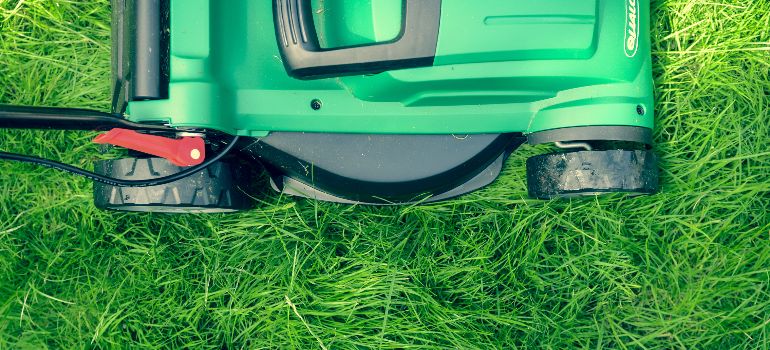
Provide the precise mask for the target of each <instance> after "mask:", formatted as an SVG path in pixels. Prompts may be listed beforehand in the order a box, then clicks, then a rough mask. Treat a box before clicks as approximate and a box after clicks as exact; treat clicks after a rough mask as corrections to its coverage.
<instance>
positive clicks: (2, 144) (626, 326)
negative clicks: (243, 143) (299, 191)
mask: <svg viewBox="0 0 770 350" xmlns="http://www.w3.org/2000/svg"><path fill="white" fill-rule="evenodd" d="M109 22H110V13H109V2H108V1H106V0H99V1H66V0H56V1H43V0H26V1H20V0H6V1H0V103H7V104H24V105H52V106H69V107H88V108H98V109H103V110H106V109H107V108H108V106H109V98H110V91H109V90H110V75H109V74H110V57H109V56H110V38H109V35H110V29H109ZM653 28H654V29H653V42H654V45H653V51H654V52H653V55H654V66H655V71H654V75H655V79H656V87H657V91H656V95H657V106H656V114H657V121H658V125H657V128H656V142H657V145H656V149H657V153H658V154H659V156H660V158H661V169H662V170H661V175H662V182H663V189H662V193H661V194H659V195H656V196H652V197H639V198H626V197H622V196H609V197H600V198H587V199H576V200H571V201H536V200H530V199H527V198H526V187H525V184H524V179H525V176H524V168H523V167H524V161H525V159H526V157H527V156H530V155H533V154H536V153H538V152H541V151H542V149H534V148H529V147H525V148H523V149H522V150H521V151H520V152H518V153H516V154H515V155H514V157H513V159H512V160H511V162H510V163H509V166H508V168H507V169H506V172H505V175H504V176H503V177H502V178H501V179H500V180H499V181H497V182H496V183H495V184H494V185H493V186H491V187H489V188H487V189H484V190H483V191H480V192H477V193H474V194H471V195H467V196H464V197H462V198H459V199H457V200H453V201H450V202H446V203H440V204H430V205H422V206H403V207H388V208H373V207H365V206H347V205H335V204H328V203H319V202H315V201H310V200H299V199H293V198H287V197H283V196H280V195H276V194H273V193H271V192H269V191H267V190H265V192H264V193H260V194H259V196H260V199H261V200H262V203H261V204H260V206H259V209H257V210H254V211H251V212H247V213H242V214H237V215H183V216H172V215H153V214H124V213H111V212H102V211H98V210H96V209H95V208H94V207H93V206H92V204H91V183H90V182H89V181H88V180H85V179H82V178H76V177H72V176H69V175H66V174H62V173H59V172H56V171H53V170H49V169H41V168H38V167H34V166H31V165H25V164H12V163H7V162H1V163H0V349H25V348H26V349H40V348H51V349H59V348H67V349H70V348H119V347H132V348H150V349H152V348H164V347H166V348H168V347H171V348H200V349H223V348H226V349H240V348H302V349H312V348H326V349H359V348H394V349H397V348H399V349H400V348H420V349H430V348H435V349H440V348H468V349H470V348H479V349H488V348H514V347H527V348H529V347H531V348H553V349H561V348H594V349H596V348H644V349H671V348H713V349H726V348H735V349H767V348H768V347H770V346H769V345H768V344H769V343H770V214H768V213H770V126H769V125H770V97H769V95H770V2H768V1H760V0H756V1H732V0H711V1H701V0H656V1H653ZM92 137H93V134H92V133H81V132H59V131H18V130H17V131H7V130H3V131H1V132H0V149H1V150H3V151H10V152H18V153H24V154H30V155H37V156H42V157H46V158H51V159H58V160H62V161H64V162H67V163H70V164H74V165H78V166H82V167H86V168H89V167H91V166H92V165H93V162H94V161H95V160H97V159H101V158H104V157H109V155H104V154H100V152H99V148H98V147H95V146H93V145H91V144H90V139H91V138H92Z"/></svg>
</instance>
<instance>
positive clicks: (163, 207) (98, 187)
mask: <svg viewBox="0 0 770 350" xmlns="http://www.w3.org/2000/svg"><path fill="white" fill-rule="evenodd" d="M182 170H184V168H182V167H178V166H176V165H173V164H171V163H170V162H168V161H167V160H165V159H162V158H125V159H118V160H107V161H101V162H98V163H97V164H96V172H97V173H99V174H101V175H106V176H109V177H113V178H117V179H124V180H149V179H155V178H160V177H165V176H169V175H173V174H176V173H178V172H180V171H182ZM251 174H252V171H250V170H249V169H243V168H242V167H241V166H239V165H238V164H236V163H233V162H227V161H221V162H217V163H214V164H213V165H211V166H210V167H209V168H207V169H206V170H203V171H201V172H199V173H197V174H195V175H193V176H190V177H187V178H184V179H181V180H178V181H175V182H172V183H170V184H167V185H161V186H152V187H116V186H110V185H105V184H102V183H95V184H94V204H95V205H96V206H97V207H98V208H102V209H112V210H121V211H135V212H157V213H228V212H235V211H239V210H247V209H251V208H253V206H254V201H253V200H252V198H251V197H250V196H249V195H248V194H247V192H246V191H247V189H249V188H251V187H252V184H253V182H254V181H255V180H254V177H253V176H252V175H251Z"/></svg>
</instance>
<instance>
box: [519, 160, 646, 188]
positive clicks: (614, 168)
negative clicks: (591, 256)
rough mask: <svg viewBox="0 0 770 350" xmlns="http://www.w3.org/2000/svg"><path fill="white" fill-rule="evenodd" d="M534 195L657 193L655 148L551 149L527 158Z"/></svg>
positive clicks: (529, 181) (528, 176) (528, 177)
mask: <svg viewBox="0 0 770 350" xmlns="http://www.w3.org/2000/svg"><path fill="white" fill-rule="evenodd" d="M527 182H528V187H529V195H530V197H533V198H540V199H551V198H559V197H573V196H590V195H596V194H602V193H629V194H653V193H656V192H657V191H658V166H657V158H656V157H655V154H654V153H653V152H652V151H629V150H610V151H580V152H566V153H550V154H543V155H539V156H534V157H531V158H529V159H528V160H527Z"/></svg>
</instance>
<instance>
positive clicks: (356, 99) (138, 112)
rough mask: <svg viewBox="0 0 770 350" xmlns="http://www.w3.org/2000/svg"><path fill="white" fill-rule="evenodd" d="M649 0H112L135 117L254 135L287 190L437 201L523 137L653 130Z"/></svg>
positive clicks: (118, 57)
mask: <svg viewBox="0 0 770 350" xmlns="http://www.w3.org/2000/svg"><path fill="white" fill-rule="evenodd" d="M649 7H650V5H649V0H549V1H541V0H518V1H499V0H474V1H460V0H443V1H442V0H417V1H414V0H405V1H401V0H361V1H348V0H318V1H316V0H312V1H306V0H272V1H267V0H228V1H211V0H165V1H164V0H136V1H129V0H115V1H114V3H113V8H114V9H113V17H114V21H113V28H114V29H113V30H114V35H113V46H114V53H113V56H114V66H115V74H114V75H115V76H114V82H115V84H114V103H113V109H114V112H116V113H123V114H125V115H126V118H128V119H129V120H130V121H132V122H136V123H145V124H154V123H155V124H165V125H169V126H172V127H174V128H177V129H179V130H181V131H188V132H195V131H199V130H216V131H221V132H223V133H227V134H233V135H241V136H247V137H249V138H252V139H251V140H250V143H249V144H248V145H246V146H244V147H243V152H244V154H246V155H247V156H246V157H245V158H246V159H252V160H253V161H254V162H257V161H258V162H260V163H261V164H263V165H264V166H265V168H267V169H268V170H269V171H270V174H271V178H272V179H273V181H272V182H273V186H274V187H275V188H276V189H278V190H281V191H284V192H286V193H291V194H296V195H304V196H308V197H313V198H318V199H326V200H333V201H339V202H365V203H396V202H410V201H414V200H420V199H427V200H438V199H443V198H448V197H451V196H455V195H459V194H462V193H465V192H468V191H471V190H474V189H478V188H480V187H482V186H484V185H486V184H489V183H490V182H492V180H494V178H496V177H497V175H498V174H499V172H500V170H501V169H502V164H503V162H504V161H505V159H506V157H507V156H508V154H510V152H511V151H512V150H513V149H515V148H516V147H518V146H519V145H520V144H522V143H524V142H526V141H527V140H529V142H530V143H545V142H554V141H556V142H559V141H580V140H595V139H601V140H615V141H632V142H642V143H647V144H649V143H650V138H651V137H650V135H651V129H652V127H653V119H654V113H653V111H654V106H653V82H652V73H651V57H650V38H649Z"/></svg>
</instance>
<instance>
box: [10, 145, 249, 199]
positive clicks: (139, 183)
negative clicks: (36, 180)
mask: <svg viewBox="0 0 770 350" xmlns="http://www.w3.org/2000/svg"><path fill="white" fill-rule="evenodd" d="M239 139H240V136H235V137H233V140H232V141H230V143H229V144H228V145H227V147H225V148H224V149H223V150H222V152H219V154H217V155H216V156H215V157H214V158H211V159H209V160H207V161H205V162H203V163H202V164H200V165H197V166H194V167H191V168H189V169H186V170H184V171H181V172H178V173H176V174H173V175H169V176H165V177H161V178H157V179H149V180H121V179H116V178H112V177H107V176H103V175H99V174H97V173H93V172H90V171H87V170H83V169H80V168H78V167H74V166H72V165H69V164H64V163H60V162H57V161H53V160H50V159H43V158H38V157H32V156H25V155H21V154H15V153H7V152H0V160H11V161H17V162H24V163H32V164H37V165H41V166H45V167H49V168H53V169H57V170H61V171H66V172H68V173H72V174H75V175H79V176H84V177H87V178H89V179H91V180H93V181H96V182H101V183H103V184H107V185H110V186H116V187H150V186H160V185H165V184H168V183H172V182H174V181H178V180H181V179H184V178H186V177H189V176H191V175H194V174H195V173H197V172H200V171H201V170H205V169H206V168H208V167H209V166H211V165H212V164H214V163H215V162H217V161H219V160H220V159H222V158H223V157H224V156H226V155H227V154H228V153H230V151H232V150H233V148H234V147H235V145H236V144H237V143H238V140H239Z"/></svg>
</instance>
